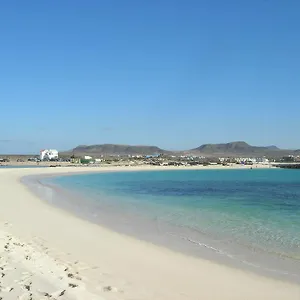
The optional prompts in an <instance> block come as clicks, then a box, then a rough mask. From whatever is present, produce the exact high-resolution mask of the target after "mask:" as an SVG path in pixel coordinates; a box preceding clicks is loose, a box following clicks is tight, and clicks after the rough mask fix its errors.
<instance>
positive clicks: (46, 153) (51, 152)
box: [40, 149, 58, 160]
mask: <svg viewBox="0 0 300 300" xmlns="http://www.w3.org/2000/svg"><path fill="white" fill-rule="evenodd" d="M57 158H58V151H57V150H55V149H43V150H41V151H40V160H52V159H57Z"/></svg>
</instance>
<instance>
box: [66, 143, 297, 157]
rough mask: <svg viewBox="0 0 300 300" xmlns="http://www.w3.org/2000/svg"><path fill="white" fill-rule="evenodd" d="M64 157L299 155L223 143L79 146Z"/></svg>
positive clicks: (291, 151) (274, 148)
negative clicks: (164, 146)
mask: <svg viewBox="0 0 300 300" xmlns="http://www.w3.org/2000/svg"><path fill="white" fill-rule="evenodd" d="M63 153H64V154H66V155H72V154H73V153H74V154H75V155H76V156H83V155H90V156H94V157H96V156H101V155H112V156H116V155H121V156H127V155H152V154H169V155H170V154H171V155H189V154H193V155H202V156H207V157H212V156H214V157H224V156H225V157H245V156H246V157H261V156H268V157H281V156H285V155H300V149H298V150H283V149H279V148H278V147H276V146H274V145H272V146H265V147H263V146H252V145H249V144H247V143H246V142H243V141H237V142H231V143H224V144H204V145H201V146H200V147H197V148H195V149H191V150H186V151H176V152H175V151H167V150H164V149H161V148H159V147H156V146H131V145H118V144H101V145H80V146H77V147H76V148H74V149H72V150H69V151H66V152H63Z"/></svg>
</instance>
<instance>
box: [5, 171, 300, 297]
mask: <svg viewBox="0 0 300 300" xmlns="http://www.w3.org/2000/svg"><path fill="white" fill-rule="evenodd" d="M209 168H211V166H210V167H209ZM223 168H224V169H226V168H227V167H223ZM66 169H68V170H66ZM121 169H122V170H123V171H129V170H140V169H141V168H133V167H128V168H125V167H115V168H104V167H100V168H96V167H86V168H84V167H81V168H80V170H78V168H76V167H74V168H71V167H70V168H63V167H62V168H41V169H37V168H34V169H3V170H1V169H0V178H1V181H0V187H1V197H0V204H1V206H2V207H3V209H1V211H0V221H1V227H0V229H5V231H7V232H8V233H9V234H11V235H13V236H16V237H18V238H20V239H22V240H25V241H30V242H31V243H33V240H34V239H41V238H43V242H42V244H43V247H48V248H51V249H57V250H56V252H58V253H60V254H57V255H56V259H58V258H59V260H60V261H61V262H62V264H63V263H65V262H66V260H67V261H68V263H70V264H71V265H72V267H73V268H75V267H76V265H77V264H78V263H76V264H75V262H76V261H78V260H79V261H80V263H82V264H85V265H88V266H90V267H87V268H86V269H85V271H80V272H83V273H84V272H85V273H86V274H85V277H86V282H85V288H84V291H85V292H86V293H88V292H89V293H91V292H92V293H93V297H96V298H91V299H101V297H103V298H104V299H114V297H118V299H123V298H128V297H131V298H139V299H186V298H189V299H199V297H206V298H207V299H228V300H231V299H283V298H289V299H298V298H299V295H300V288H299V286H297V285H295V284H291V283H287V282H282V281H279V280H274V279H270V278H266V277H263V276H259V275H256V274H253V273H250V272H246V271H243V270H237V269H234V268H230V267H227V266H223V265H220V264H217V263H214V262H211V261H207V260H204V259H200V258H193V257H188V256H186V255H183V254H181V253H176V252H173V251H171V250H168V249H165V248H163V247H159V246H156V245H152V244H149V243H146V242H143V241H139V240H136V239H134V238H131V237H128V236H125V235H121V234H119V233H116V232H113V231H111V230H109V229H106V228H102V227H100V226H99V225H95V224H92V223H89V222H87V221H84V220H82V219H79V218H77V217H75V216H73V215H71V214H69V213H67V212H65V211H63V210H61V209H59V208H56V207H54V206H51V205H49V204H46V203H45V202H44V201H41V200H40V199H39V198H38V197H37V196H35V195H33V194H32V193H31V192H30V191H29V189H28V188H27V187H26V186H24V185H23V184H22V183H21V182H20V180H21V178H22V177H24V176H30V175H33V176H40V175H53V176H55V175H58V176H59V175H63V174H69V175H71V174H75V173H78V172H79V173H82V172H87V173H93V172H101V171H102V172H103V171H104V172H105V171H120V170H121ZM143 169H145V168H143ZM159 169H160V168H157V167H151V168H149V169H148V168H147V170H159ZM161 169H166V168H165V167H163V168H161ZM170 169H171V170H174V169H175V168H174V167H171V168H170ZM179 169H190V168H185V167H181V168H179ZM191 169H196V168H195V167H192V168H191ZM201 169H202V168H201ZM66 171H67V172H66ZM16 207H18V209H16ZM7 224H11V225H7ZM33 237H34V238H33ZM120 249H122V250H120ZM33 251H35V250H33ZM49 257H51V255H49ZM72 261H73V263H71V262H72ZM93 266H94V267H95V266H97V269H93ZM95 270H98V271H95ZM97 272H98V273H97ZM104 274H108V275H104ZM99 278H101V280H100V281H101V284H100V283H99ZM162 281H163V285H162ZM99 286H101V288H99ZM109 286H110V287H111V288H108V287H109ZM216 286H217V287H218V288H217V289H216V288H215V287H216ZM105 287H106V289H105ZM77 291H79V289H72V292H73V293H75V294H76V293H77ZM80 291H81V292H83V288H82V289H80ZM95 295H96V296H95ZM5 299H6V298H5ZM66 299H68V298H66ZM75 299H76V298H75ZM78 299H82V298H78ZM84 299H90V298H88V297H86V298H84Z"/></svg>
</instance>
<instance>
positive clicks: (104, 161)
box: [0, 149, 300, 168]
mask: <svg viewBox="0 0 300 300" xmlns="http://www.w3.org/2000/svg"><path fill="white" fill-rule="evenodd" d="M0 165H2V166H5V165H16V166H18V165H39V166H43V165H44V166H51V167H56V166H127V167H130V166H145V165H152V166H161V167H164V166H183V167H184V166H201V165H202V166H216V165H219V166H225V167H226V166H232V165H241V166H243V165H244V166H253V167H258V166H264V167H267V166H269V167H272V166H277V167H278V166H281V167H283V166H289V167H291V166H295V168H298V167H299V165H300V156H294V155H287V156H282V157H266V156H262V157H250V156H249V157H241V156H236V157H217V156H203V155H199V156H198V155H191V154H190V155H172V154H162V153H154V154H152V155H130V154H129V155H103V154H101V155H95V156H91V155H75V154H74V153H72V154H71V155H68V154H66V153H64V152H63V153H59V151H58V150H56V149H43V150H41V151H40V154H39V155H2V156H0Z"/></svg>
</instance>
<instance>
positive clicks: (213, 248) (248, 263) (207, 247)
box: [166, 232, 300, 279]
mask: <svg viewBox="0 0 300 300" xmlns="http://www.w3.org/2000/svg"><path fill="white" fill-rule="evenodd" d="M166 233H167V234H168V235H170V236H173V237H176V238H180V239H182V240H185V241H187V242H189V243H192V244H195V245H198V246H200V247H203V248H206V249H208V250H211V251H213V252H214V253H216V254H219V255H223V256H226V257H228V258H230V259H233V260H236V261H238V262H240V263H243V264H245V265H248V266H250V267H253V268H256V269H263V270H265V271H268V272H272V273H275V274H279V275H286V276H287V275H288V276H293V277H295V278H299V279H300V276H299V275H298V274H295V273H291V272H287V271H282V270H277V269H273V268H268V267H265V266H262V265H259V264H256V263H253V262H250V261H248V260H241V259H239V258H238V256H237V255H233V254H230V253H229V252H226V251H224V250H222V249H218V248H215V247H213V246H211V245H209V244H205V243H202V242H200V241H197V240H194V239H191V238H189V237H186V236H183V235H178V234H175V233H172V232H166Z"/></svg>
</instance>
